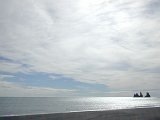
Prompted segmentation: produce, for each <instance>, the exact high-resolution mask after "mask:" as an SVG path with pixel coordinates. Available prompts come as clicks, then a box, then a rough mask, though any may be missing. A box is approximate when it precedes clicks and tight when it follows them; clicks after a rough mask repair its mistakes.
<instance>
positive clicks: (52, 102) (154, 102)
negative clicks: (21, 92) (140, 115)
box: [0, 97, 160, 116]
mask: <svg viewBox="0 0 160 120" xmlns="http://www.w3.org/2000/svg"><path fill="white" fill-rule="evenodd" d="M139 107H160V98H132V97H82V98H80V97H74V98H67V97H26V98H25V97H17V98H16V97H0V116H5V115H26V114H42V113H64V112H71V111H72V112H73V111H97V110H115V109H128V108H139Z"/></svg>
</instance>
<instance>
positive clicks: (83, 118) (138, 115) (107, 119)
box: [0, 107, 160, 120]
mask: <svg viewBox="0 0 160 120" xmlns="http://www.w3.org/2000/svg"><path fill="white" fill-rule="evenodd" d="M0 120H160V107H157V108H137V109H125V110H110V111H89V112H71V113H53V114H41V115H26V116H7V117H0Z"/></svg>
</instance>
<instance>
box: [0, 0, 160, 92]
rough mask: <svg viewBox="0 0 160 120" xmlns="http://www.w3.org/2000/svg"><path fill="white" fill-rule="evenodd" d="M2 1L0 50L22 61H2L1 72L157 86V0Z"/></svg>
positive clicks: (115, 85) (119, 85)
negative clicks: (47, 74) (42, 73)
mask: <svg viewBox="0 0 160 120" xmlns="http://www.w3.org/2000/svg"><path fill="white" fill-rule="evenodd" d="M1 3H2V4H1V6H2V7H0V11H1V12H0V14H1V21H0V26H1V28H0V40H1V43H0V54H1V56H3V57H4V58H7V59H11V60H13V61H18V62H19V63H12V62H6V61H2V62H1V71H5V72H9V73H13V72H23V71H25V72H26V71H27V72H30V71H35V72H44V73H55V74H62V75H64V76H66V77H67V76H68V77H70V78H73V79H74V80H77V81H81V82H85V83H91V84H92V83H98V84H104V85H106V86H108V87H109V88H110V89H131V88H137V87H138V88H147V89H151V88H158V83H159V82H160V81H159V78H160V74H159V68H160V62H159V61H160V56H159V54H160V44H159V43H160V40H159V37H160V32H159V28H160V25H159V20H160V17H159V13H158V12H156V11H157V10H158V7H159V4H156V3H159V2H158V1H156V0H154V1H151V0H147V1H145V0H142V1H138V0H118V1H110V0H87V1H86V0H78V1H74V0H69V1H67V2H65V1H62V0H55V1H51V0H45V1H44V0H40V1H31V0H28V1H23V2H20V1H19V0H17V1H12V2H8V1H5V2H4V1H3V2H1ZM151 12H152V13H154V15H152V14H150V13H151ZM23 64H25V65H27V66H28V67H25V66H23Z"/></svg>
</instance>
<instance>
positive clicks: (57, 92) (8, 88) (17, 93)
mask: <svg viewBox="0 0 160 120" xmlns="http://www.w3.org/2000/svg"><path fill="white" fill-rule="evenodd" d="M75 92H76V90H69V89H54V88H49V87H34V86H23V85H20V84H15V83H13V82H7V81H0V95H1V96H3V97H8V96H12V97H26V96H28V97H42V96H43V97H53V96H58V97H60V96H73V95H74V94H75Z"/></svg>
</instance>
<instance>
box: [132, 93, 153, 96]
mask: <svg viewBox="0 0 160 120" xmlns="http://www.w3.org/2000/svg"><path fill="white" fill-rule="evenodd" d="M133 97H143V94H142V93H141V92H140V94H138V93H135V94H134V95H133ZM145 97H151V95H150V94H149V92H146V95H145Z"/></svg>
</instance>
